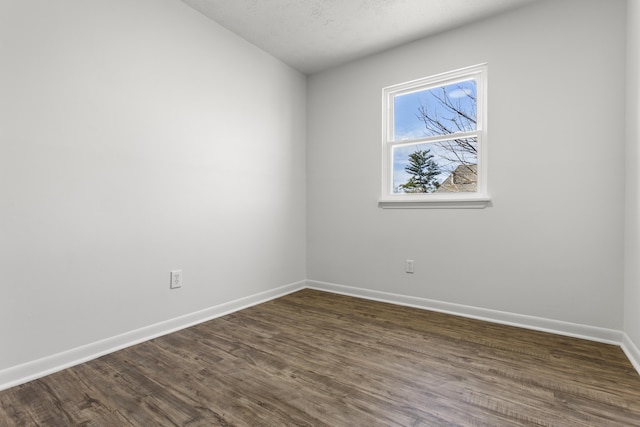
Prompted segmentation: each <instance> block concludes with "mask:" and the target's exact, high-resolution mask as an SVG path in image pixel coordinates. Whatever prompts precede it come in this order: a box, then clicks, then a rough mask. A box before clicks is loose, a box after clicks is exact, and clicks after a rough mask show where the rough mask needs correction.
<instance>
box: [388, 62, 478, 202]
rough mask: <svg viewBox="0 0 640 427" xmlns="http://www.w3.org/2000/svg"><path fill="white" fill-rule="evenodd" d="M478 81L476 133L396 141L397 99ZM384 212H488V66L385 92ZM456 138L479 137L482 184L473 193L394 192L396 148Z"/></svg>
mask: <svg viewBox="0 0 640 427" xmlns="http://www.w3.org/2000/svg"><path fill="white" fill-rule="evenodd" d="M470 79H474V80H475V81H476V113H477V116H476V131H475V132H464V133H462V132H461V133H454V134H448V135H441V136H440V135H439V136H431V137H425V138H418V139H410V140H406V139H405V140H399V141H396V140H394V97H395V96H398V95H404V94H408V93H412V92H419V91H424V90H428V89H432V88H437V87H440V86H446V85H449V84H454V83H456V82H460V81H464V80H470ZM382 119H383V121H382V123H383V125H382V128H383V129H382V135H383V136H382V159H383V164H382V196H381V198H380V201H379V206H380V207H382V208H484V207H486V206H489V205H490V203H491V198H490V197H489V194H488V192H487V64H486V63H485V64H479V65H474V66H471V67H466V68H461V69H459V70H454V71H450V72H446V73H441V74H437V75H434V76H430V77H425V78H422V79H418V80H413V81H410V82H406V83H400V84H397V85H393V86H389V87H386V88H384V89H383V90H382ZM455 137H477V140H478V184H477V191H475V192H473V193H469V192H467V193H462V192H461V193H412V194H397V193H394V192H393V155H392V153H393V148H394V147H398V146H403V145H413V144H416V143H430V142H438V141H446V140H450V139H452V138H455Z"/></svg>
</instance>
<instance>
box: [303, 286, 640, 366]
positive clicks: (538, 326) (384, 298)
mask: <svg viewBox="0 0 640 427" xmlns="http://www.w3.org/2000/svg"><path fill="white" fill-rule="evenodd" d="M307 288H310V289H317V290H320V291H327V292H332V293H336V294H343V295H350V296H354V297H358V298H365V299H370V300H374V301H381V302H388V303H391V304H397V305H403V306H407V307H414V308H421V309H425V310H431V311H438V312H441V313H447V314H453V315H456V316H463V317H468V318H472V319H478V320H484V321H488V322H493V323H500V324H503V325H510V326H518V327H521V328H526V329H533V330H536V331H543V332H550V333H553V334H557V335H564V336H569V337H574V338H582V339H587V340H590V341H597V342H602V343H606V344H615V345H621V343H622V335H623V333H622V332H621V331H616V330H613V329H605V328H598V327H595V326H586V325H580V324H577V323H569V322H563V321H559V320H552V319H545V318H541V317H535V316H527V315H523V314H516V313H509V312H504V311H498V310H490V309H486V308H478V307H472V306H468V305H461V304H453V303H449V302H442V301H436V300H430V299H426V298H419V297H412V296H407V295H401V294H394V293H389V292H382V291H374V290H371V289H364V288H356V287H351V286H343V285H337V284H335V283H327V282H319V281H314V280H307ZM639 372H640V371H639Z"/></svg>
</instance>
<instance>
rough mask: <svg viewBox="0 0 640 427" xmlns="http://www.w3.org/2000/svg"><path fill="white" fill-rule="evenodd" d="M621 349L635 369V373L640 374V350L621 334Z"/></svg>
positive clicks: (627, 337)
mask: <svg viewBox="0 0 640 427" xmlns="http://www.w3.org/2000/svg"><path fill="white" fill-rule="evenodd" d="M621 347H622V351H624V354H626V355H627V358H628V359H629V361H630V362H631V364H632V365H633V367H634V368H636V371H638V374H640V349H638V347H637V346H636V345H635V344H634V343H633V341H631V338H629V336H628V335H627V334H623V338H622V345H621Z"/></svg>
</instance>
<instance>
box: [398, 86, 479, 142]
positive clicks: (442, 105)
mask: <svg viewBox="0 0 640 427" xmlns="http://www.w3.org/2000/svg"><path fill="white" fill-rule="evenodd" d="M393 102H394V105H393V109H394V110H393V111H394V123H393V139H394V141H401V140H406V139H415V138H424V137H428V136H436V135H448V134H451V133H456V132H472V131H475V130H476V81H475V80H466V81H463V82H459V83H455V84H450V85H446V86H439V87H436V88H432V89H428V90H423V91H419V92H413V93H408V94H405V95H397V96H394V99H393Z"/></svg>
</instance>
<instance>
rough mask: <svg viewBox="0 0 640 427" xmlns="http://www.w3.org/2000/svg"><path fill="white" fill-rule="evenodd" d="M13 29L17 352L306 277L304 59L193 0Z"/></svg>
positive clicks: (4, 178) (43, 350) (5, 166)
mask: <svg viewBox="0 0 640 427" xmlns="http://www.w3.org/2000/svg"><path fill="white" fill-rule="evenodd" d="M0 40H2V43H1V44H0V73H1V75H2V78H1V79H0V194H1V195H2V197H0V271H2V278H1V283H2V297H0V337H1V343H0V347H1V349H2V350H1V351H0V370H2V369H3V368H6V367H10V366H14V365H17V364H20V363H24V362H29V361H32V360H34V359H37V358H40V357H43V356H49V355H52V354H55V353H58V352H62V351H65V350H68V349H71V348H75V347H78V346H81V345H84V344H88V343H93V342H96V341H98V340H101V339H103V338H107V337H113V336H116V335H118V334H122V333H125V332H128V331H131V330H133V329H136V328H140V327H143V326H147V325H151V324H155V323H157V322H161V321H164V320H167V319H171V318H175V317H177V316H181V315H184V314H188V313H193V312H196V311H198V310H201V309H204V308H206V307H211V306H214V305H216V304H220V303H224V302H227V301H231V300H235V299H238V298H241V297H245V296H247V295H254V294H256V293H259V292H261V291H265V290H270V289H274V288H276V287H279V286H283V285H287V284H291V283H294V282H297V281H302V280H304V279H305V277H306V266H305V262H306V260H305V255H304V254H305V229H306V225H305V221H306V220H305V218H306V213H305V168H304V162H305V146H304V143H305V127H306V125H305V120H306V112H305V108H306V77H305V76H303V75H302V74H300V73H298V72H296V71H294V70H292V69H291V68H289V67H287V66H285V65H283V64H282V63H281V62H279V61H277V60H275V59H274V58H272V57H271V56H269V55H267V54H265V53H264V52H263V51H261V50H259V49H257V48H255V47H254V46H252V45H250V44H248V43H247V42H245V41H243V40H242V39H240V38H239V37H237V36H235V35H233V34H231V33H230V32H228V31H227V30H225V29H223V28H222V27H220V26H218V25H216V24H214V23H213V22H211V21H210V20H208V19H206V18H205V17H203V16H202V15H201V14H199V13H198V12H196V11H194V10H193V9H191V8H189V7H188V6H186V5H185V4H183V3H182V2H179V1H177V0H136V1H129V0H98V1H90V2H88V1H84V0H58V1H55V2H53V1H49V0H34V1H29V2H22V1H4V0H3V1H1V2H0ZM173 269H183V270H184V287H183V288H182V289H180V290H174V291H170V290H169V271H170V270H173Z"/></svg>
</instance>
